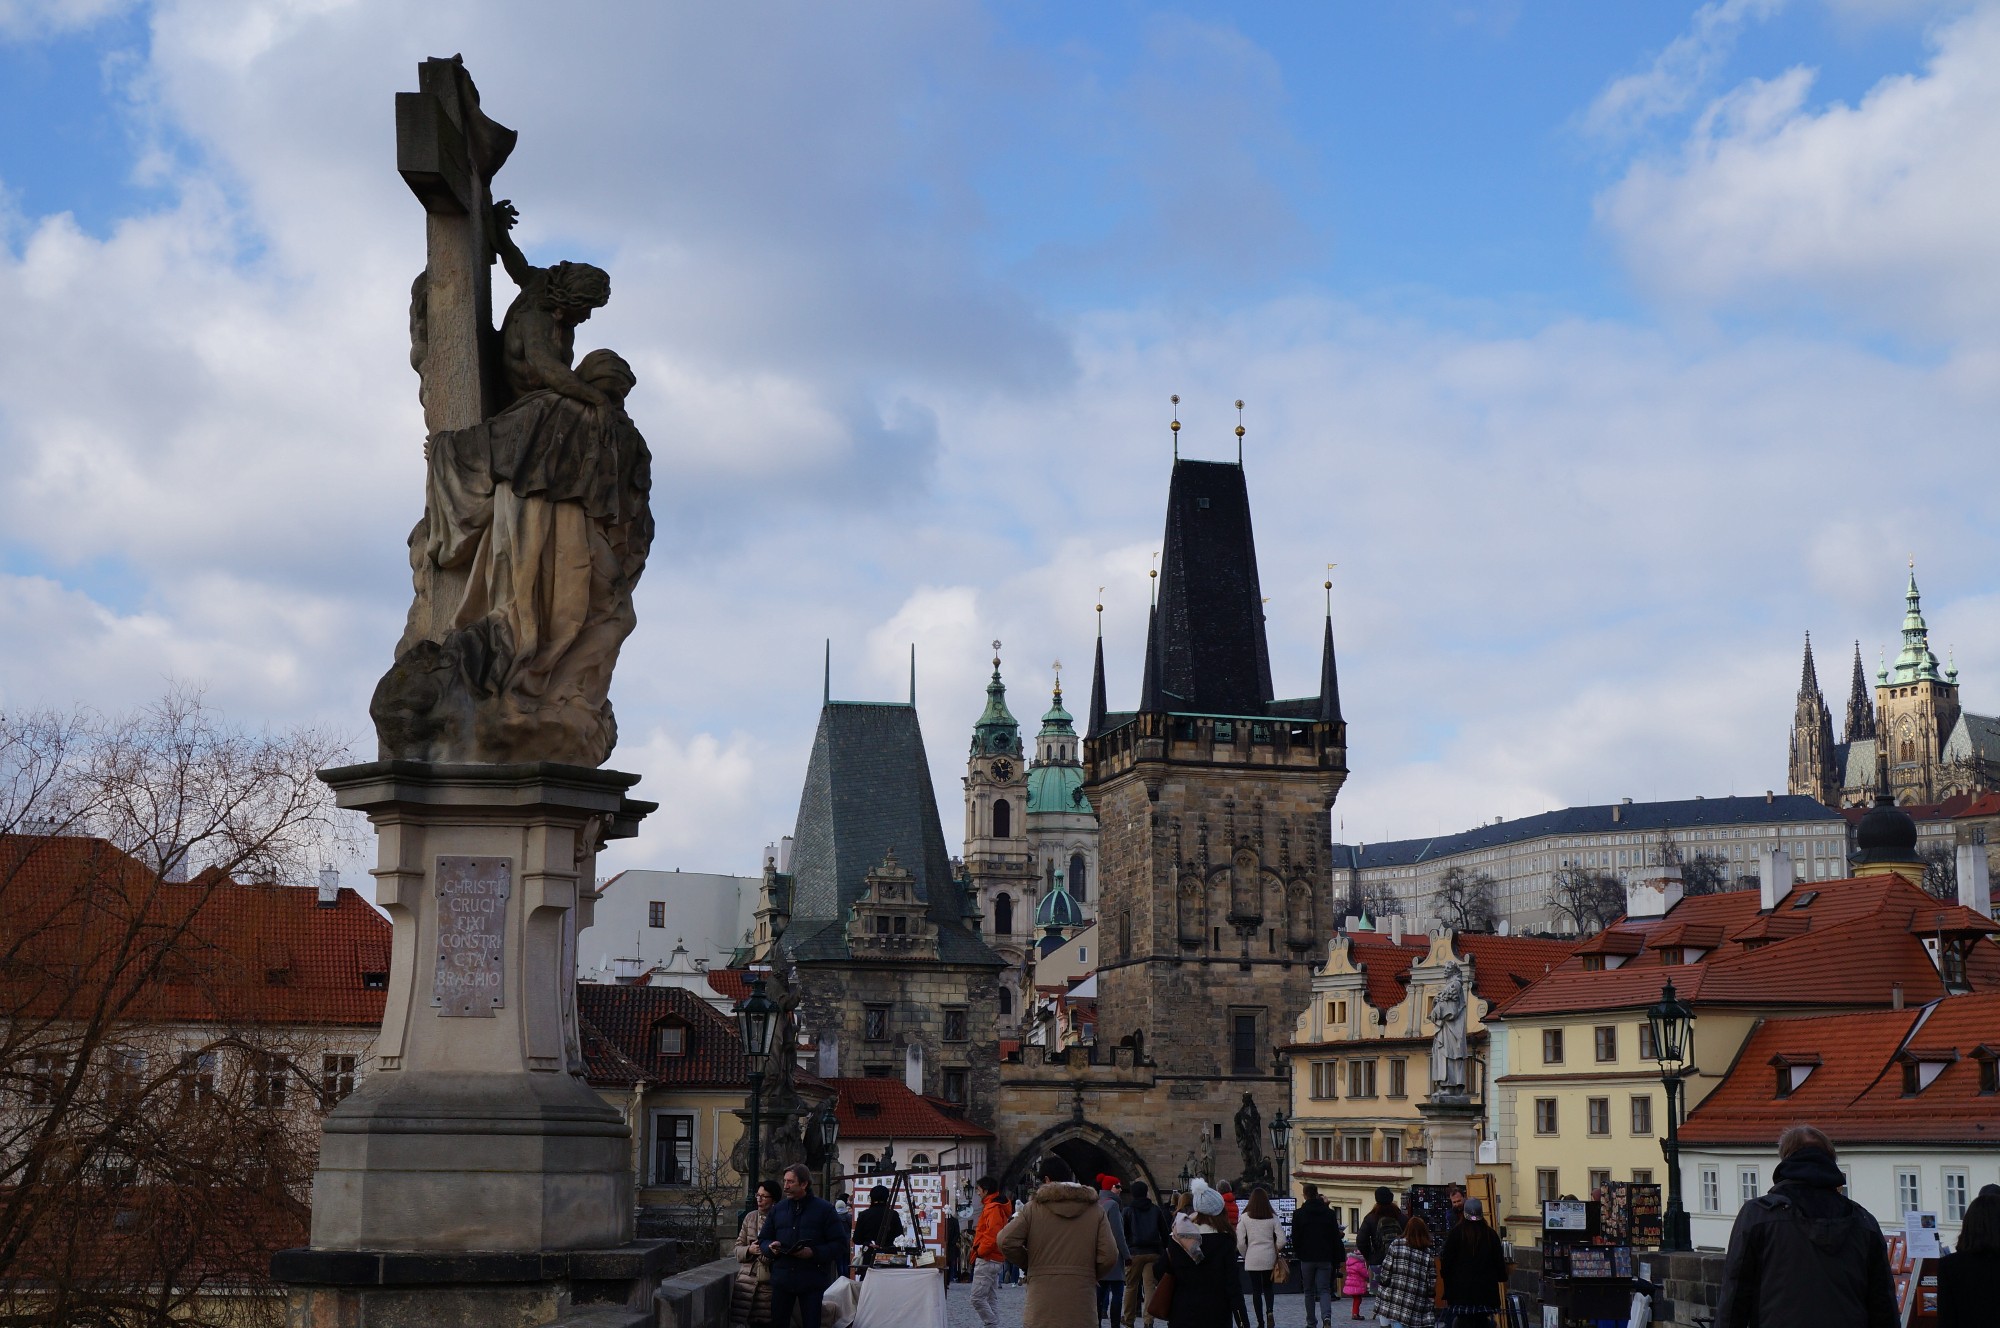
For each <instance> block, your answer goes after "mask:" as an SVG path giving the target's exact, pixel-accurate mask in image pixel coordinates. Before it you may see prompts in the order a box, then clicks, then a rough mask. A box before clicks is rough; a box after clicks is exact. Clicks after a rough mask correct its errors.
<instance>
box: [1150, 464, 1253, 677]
mask: <svg viewBox="0 0 2000 1328" xmlns="http://www.w3.org/2000/svg"><path fill="white" fill-rule="evenodd" d="M1159 603H1160V607H1159V615H1158V618H1157V619H1156V629H1155V630H1156V633H1157V636H1156V639H1154V640H1152V641H1149V642H1148V643H1147V645H1148V650H1149V651H1150V652H1151V654H1152V656H1153V659H1154V660H1155V661H1156V666H1157V668H1158V670H1159V676H1158V685H1159V691H1160V693H1161V696H1160V702H1161V704H1159V705H1158V706H1157V708H1158V709H1162V710H1176V711H1197V712H1200V713H1203V714H1213V715H1259V714H1262V713H1264V705H1265V703H1266V702H1268V701H1269V700H1270V699H1271V656H1270V653H1269V648H1268V646H1267V645H1266V643H1265V640H1264V601H1263V596H1262V593H1261V592H1260V591H1259V589H1258V585H1257V544H1256V540H1255V538H1254V536H1253V535H1252V533H1251V530H1250V490H1249V487H1248V486H1247V485H1246V484H1245V483H1244V481H1243V467H1241V466H1239V465H1236V464H1234V463H1232V462H1227V461H1182V460H1178V459H1176V460H1175V462H1174V471H1173V479H1172V481H1171V482H1170V483H1169V484H1168V486H1167V530H1166V539H1165V542H1164V545H1163V547H1162V549H1161V556H1160V601H1159ZM1140 704H1141V705H1148V702H1145V701H1142V702H1141V703H1140Z"/></svg>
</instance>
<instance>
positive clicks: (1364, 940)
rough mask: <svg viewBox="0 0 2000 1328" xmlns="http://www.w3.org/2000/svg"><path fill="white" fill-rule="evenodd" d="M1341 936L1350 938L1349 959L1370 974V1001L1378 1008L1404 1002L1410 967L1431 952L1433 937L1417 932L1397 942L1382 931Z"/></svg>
mask: <svg viewBox="0 0 2000 1328" xmlns="http://www.w3.org/2000/svg"><path fill="white" fill-rule="evenodd" d="M1341 935H1342V936H1344V937H1346V938H1347V943H1348V949H1347V957H1348V959H1349V960H1350V961H1352V962H1353V964H1354V967H1355V968H1356V969H1358V970H1360V971H1361V972H1362V973H1364V974H1366V975H1367V979H1368V980H1367V983H1366V984H1365V987H1364V990H1365V991H1366V993H1367V995H1366V998H1365V999H1366V1000H1367V1002H1368V1003H1369V1004H1370V1005H1372V1006H1374V1007H1375V1008H1376V1009H1378V1010H1391V1009H1394V1008H1395V1007H1396V1006H1398V1005H1401V1004H1402V1003H1403V998H1404V997H1405V996H1407V995H1408V994H1409V985H1410V969H1411V968H1412V967H1414V966H1415V964H1416V962H1417V961H1418V960H1419V959H1422V958H1423V957H1424V956H1425V955H1426V954H1428V953H1429V952H1430V948H1431V942H1430V938H1429V937H1428V936H1425V935H1423V934H1422V933H1418V934H1417V935H1415V936H1405V937H1404V938H1403V940H1402V941H1401V942H1400V943H1398V942H1397V941H1394V940H1392V939H1390V937H1389V934H1388V933H1387V932H1381V931H1344V932H1342V933H1341Z"/></svg>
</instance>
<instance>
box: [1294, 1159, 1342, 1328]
mask: <svg viewBox="0 0 2000 1328" xmlns="http://www.w3.org/2000/svg"><path fill="white" fill-rule="evenodd" d="M1305 1196H1306V1197H1305V1202H1304V1203H1301V1204H1300V1205H1299V1206H1298V1208H1297V1210H1296V1211H1294V1212H1293V1213H1292V1257H1293V1258H1294V1259H1297V1260H1298V1261H1299V1290H1300V1291H1301V1292H1303V1293H1304V1294H1305V1301H1306V1328H1313V1326H1314V1325H1315V1324H1317V1323H1318V1322H1320V1319H1321V1316H1322V1302H1324V1317H1325V1321H1326V1325H1327V1328H1333V1303H1334V1301H1336V1300H1338V1299H1339V1298H1340V1283H1339V1282H1338V1281H1336V1280H1335V1279H1336V1278H1337V1277H1338V1276H1339V1269H1340V1266H1341V1265H1342V1264H1343V1263H1345V1262H1346V1260H1347V1242H1346V1241H1344V1240H1342V1239H1341V1237H1340V1218H1339V1216H1338V1215H1337V1214H1335V1213H1334V1211H1333V1209H1332V1208H1330V1207H1328V1206H1327V1202H1326V1200H1324V1199H1322V1198H1320V1197H1319V1186H1317V1185H1308V1186H1306V1187H1305Z"/></svg>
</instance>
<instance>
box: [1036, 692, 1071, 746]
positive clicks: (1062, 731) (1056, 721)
mask: <svg viewBox="0 0 2000 1328" xmlns="http://www.w3.org/2000/svg"><path fill="white" fill-rule="evenodd" d="M1040 736H1041V737H1044V738H1074V737H1075V736H1076V723H1075V719H1074V717H1073V716H1072V715H1071V714H1070V713H1069V711H1067V710H1065V709H1063V703H1062V680H1061V679H1060V678H1058V679H1057V680H1056V690H1055V697H1054V699H1053V700H1052V701H1050V702H1049V713H1048V714H1046V715H1043V716H1042V732H1041V734H1040Z"/></svg>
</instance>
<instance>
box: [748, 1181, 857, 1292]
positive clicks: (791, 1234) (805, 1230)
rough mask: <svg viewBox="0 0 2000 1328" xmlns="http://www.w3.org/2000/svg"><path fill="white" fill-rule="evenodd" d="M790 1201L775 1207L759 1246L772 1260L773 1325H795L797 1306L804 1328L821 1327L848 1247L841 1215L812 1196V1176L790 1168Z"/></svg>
mask: <svg viewBox="0 0 2000 1328" xmlns="http://www.w3.org/2000/svg"><path fill="white" fill-rule="evenodd" d="M784 1187H785V1197H784V1198H782V1199H780V1200H778V1202H776V1203H774V1204H772V1205H771V1212H770V1215H769V1216H768V1217H766V1218H765V1219H764V1229H763V1230H762V1231H760V1232H758V1233H757V1244H758V1246H759V1248H761V1249H762V1250H763V1251H764V1253H766V1254H768V1255H770V1256H771V1322H772V1323H790V1322H791V1321H792V1307H793V1306H794V1305H796V1306H797V1307H798V1312H799V1322H800V1324H802V1325H803V1328H819V1320H820V1301H821V1298H822V1297H824V1296H825V1294H826V1289H827V1287H829V1286H831V1285H832V1284H833V1265H834V1259H835V1257H836V1255H838V1254H839V1252H840V1251H841V1249H842V1248H844V1247H845V1245H846V1244H847V1238H846V1236H845V1234H844V1233H843V1232H842V1231H841V1229H840V1227H841V1222H840V1214H838V1213H836V1212H834V1211H833V1205H832V1204H830V1203H828V1202H827V1201H826V1200H824V1199H822V1198H819V1197H818V1196H817V1195H815V1194H814V1193H813V1192H812V1173H811V1172H810V1171H807V1170H806V1169H805V1167H804V1166H802V1165H797V1164H794V1165H793V1166H789V1167H787V1168H785V1180H784Z"/></svg>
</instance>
